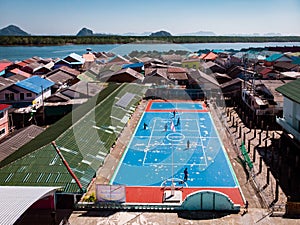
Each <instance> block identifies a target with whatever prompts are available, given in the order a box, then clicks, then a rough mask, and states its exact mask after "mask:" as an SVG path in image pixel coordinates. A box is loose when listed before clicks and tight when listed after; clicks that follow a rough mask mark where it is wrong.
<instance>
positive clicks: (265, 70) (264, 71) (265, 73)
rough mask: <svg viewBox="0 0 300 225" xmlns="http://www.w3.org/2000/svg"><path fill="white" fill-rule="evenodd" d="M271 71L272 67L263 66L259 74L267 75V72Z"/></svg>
mask: <svg viewBox="0 0 300 225" xmlns="http://www.w3.org/2000/svg"><path fill="white" fill-rule="evenodd" d="M270 72H272V69H270V68H264V69H263V70H262V71H260V74H261V75H263V76H265V75H267V74H268V73H270Z"/></svg>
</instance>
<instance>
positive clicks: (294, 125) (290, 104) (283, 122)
mask: <svg viewBox="0 0 300 225" xmlns="http://www.w3.org/2000/svg"><path fill="white" fill-rule="evenodd" d="M299 87H300V79H297V80H295V81H291V82H289V83H287V84H284V85H282V86H280V87H278V88H276V91H278V92H279V93H281V94H282V95H283V116H282V117H281V118H280V117H278V118H277V119H276V121H277V123H278V124H279V125H280V126H281V127H282V128H283V129H284V130H285V131H286V132H287V133H289V134H291V135H292V136H293V137H294V138H295V139H297V140H298V141H299V142H300V88H299Z"/></svg>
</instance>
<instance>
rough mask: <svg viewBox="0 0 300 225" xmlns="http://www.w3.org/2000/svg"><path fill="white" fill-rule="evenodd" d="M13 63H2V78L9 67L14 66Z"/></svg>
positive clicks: (0, 70)
mask: <svg viewBox="0 0 300 225" xmlns="http://www.w3.org/2000/svg"><path fill="white" fill-rule="evenodd" d="M12 64H13V63H12V62H6V61H5V62H0V76H3V75H5V73H6V71H7V70H8V69H9V67H10V66H11V65H12Z"/></svg>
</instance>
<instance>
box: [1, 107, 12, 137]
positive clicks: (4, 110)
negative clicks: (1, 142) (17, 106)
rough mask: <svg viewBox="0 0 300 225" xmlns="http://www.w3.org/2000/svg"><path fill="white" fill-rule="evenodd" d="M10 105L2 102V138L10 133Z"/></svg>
mask: <svg viewBox="0 0 300 225" xmlns="http://www.w3.org/2000/svg"><path fill="white" fill-rule="evenodd" d="M10 107H11V106H10V105H7V104H0V139H2V138H4V137H5V136H6V135H8V134H9V119H8V109H9V108H10Z"/></svg>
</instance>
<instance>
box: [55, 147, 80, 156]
mask: <svg viewBox="0 0 300 225" xmlns="http://www.w3.org/2000/svg"><path fill="white" fill-rule="evenodd" d="M59 149H60V150H63V151H65V152H69V153H72V154H74V155H77V154H78V152H76V151H73V150H70V149H67V148H64V147H59Z"/></svg>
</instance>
